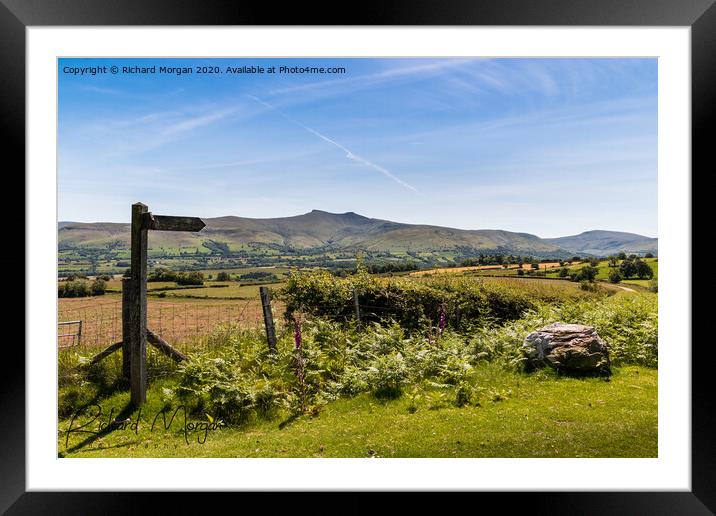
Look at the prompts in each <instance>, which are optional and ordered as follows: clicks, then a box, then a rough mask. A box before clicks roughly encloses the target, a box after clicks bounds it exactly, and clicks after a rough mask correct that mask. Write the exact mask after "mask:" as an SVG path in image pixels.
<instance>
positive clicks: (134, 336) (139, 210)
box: [123, 202, 206, 406]
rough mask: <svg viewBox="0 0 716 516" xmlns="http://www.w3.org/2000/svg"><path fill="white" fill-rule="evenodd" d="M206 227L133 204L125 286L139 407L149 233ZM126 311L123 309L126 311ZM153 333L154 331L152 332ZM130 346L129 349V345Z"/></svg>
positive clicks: (131, 378) (144, 394)
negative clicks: (127, 279)
mask: <svg viewBox="0 0 716 516" xmlns="http://www.w3.org/2000/svg"><path fill="white" fill-rule="evenodd" d="M204 226H206V224H204V221H203V220H201V219H200V218H197V217H170V216H165V215H153V214H152V213H150V212H149V208H147V206H146V205H144V204H142V203H140V202H138V203H136V204H133V205H132V237H131V245H132V251H131V276H130V280H129V281H128V282H125V283H124V286H129V292H128V294H126V297H125V296H124V295H123V301H124V300H125V299H126V301H127V308H126V312H127V319H126V320H125V321H124V325H123V329H124V328H126V331H127V333H128V334H127V335H125V339H124V340H125V347H124V349H125V350H126V349H127V347H128V348H129V356H130V360H129V369H130V371H129V382H130V388H131V399H132V403H133V404H134V405H135V406H139V405H141V404H142V403H144V402H145V401H146V399H147V231H149V230H158V231H191V232H197V231H201V229H203V228H204ZM123 312H124V310H123ZM150 333H151V332H150ZM151 335H152V339H151V340H152V342H151V343H152V344H154V345H156V346H158V347H159V348H160V349H161V350H162V351H164V352H165V353H167V354H169V355H170V356H172V358H175V359H183V358H184V356H183V355H182V354H181V353H179V352H178V351H176V350H174V348H172V347H171V346H169V345H168V344H166V343H165V342H164V341H162V340H161V339H160V338H158V337H157V336H155V335H154V334H151ZM127 343H128V346H127Z"/></svg>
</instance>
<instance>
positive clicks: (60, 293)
mask: <svg viewBox="0 0 716 516" xmlns="http://www.w3.org/2000/svg"><path fill="white" fill-rule="evenodd" d="M89 295H91V291H90V287H89V283H88V282H86V281H82V280H76V281H63V282H60V283H58V284H57V297H87V296H89Z"/></svg>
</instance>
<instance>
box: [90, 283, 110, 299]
mask: <svg viewBox="0 0 716 516" xmlns="http://www.w3.org/2000/svg"><path fill="white" fill-rule="evenodd" d="M106 290H107V282H106V281H105V280H102V279H96V280H94V281H93V282H92V284H91V285H90V292H91V294H92V295H93V296H103V295H104V293H105V291H106Z"/></svg>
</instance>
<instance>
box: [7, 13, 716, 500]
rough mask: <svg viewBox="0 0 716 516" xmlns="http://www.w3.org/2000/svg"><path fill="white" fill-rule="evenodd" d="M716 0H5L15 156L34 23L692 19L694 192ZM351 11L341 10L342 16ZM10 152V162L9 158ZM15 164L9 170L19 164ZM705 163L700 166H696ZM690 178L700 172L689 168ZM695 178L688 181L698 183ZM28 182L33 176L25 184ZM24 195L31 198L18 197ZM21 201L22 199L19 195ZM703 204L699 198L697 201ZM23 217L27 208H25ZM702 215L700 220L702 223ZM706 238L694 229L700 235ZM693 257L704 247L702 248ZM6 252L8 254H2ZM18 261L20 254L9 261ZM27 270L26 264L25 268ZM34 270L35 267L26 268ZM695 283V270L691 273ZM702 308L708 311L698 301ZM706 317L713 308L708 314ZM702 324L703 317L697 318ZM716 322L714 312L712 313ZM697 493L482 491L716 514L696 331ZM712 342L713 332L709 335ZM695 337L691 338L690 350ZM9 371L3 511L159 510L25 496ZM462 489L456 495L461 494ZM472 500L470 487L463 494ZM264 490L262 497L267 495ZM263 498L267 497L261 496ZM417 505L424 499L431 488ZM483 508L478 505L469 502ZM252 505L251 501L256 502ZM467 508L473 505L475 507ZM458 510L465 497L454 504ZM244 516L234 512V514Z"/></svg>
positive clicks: (75, 496)
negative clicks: (349, 1) (354, 0)
mask: <svg viewBox="0 0 716 516" xmlns="http://www.w3.org/2000/svg"><path fill="white" fill-rule="evenodd" d="M714 1H715V0H681V1H679V0H541V1H537V0H502V1H497V0H493V1H491V2H488V1H477V0H449V1H448V0H442V1H441V2H429V1H427V0H412V1H409V0H402V1H396V2H380V1H373V0H371V1H366V0H364V1H362V2H360V3H358V4H356V7H355V8H349V9H338V7H341V6H340V5H337V4H333V6H332V7H331V6H324V5H322V4H321V3H311V4H306V3H283V4H273V3H268V2H263V3H259V2H243V1H234V2H231V1H218V0H217V1H211V2H208V1H205V2H191V1H188V0H175V1H171V0H124V1H116V0H115V1H113V0H94V1H87V0H0V43H1V44H0V95H1V96H0V120H2V126H3V128H4V129H5V135H4V136H5V137H4V138H3V139H2V143H0V145H2V146H3V147H4V152H3V157H4V158H5V160H4V163H5V164H7V163H8V162H14V163H16V164H17V165H16V167H17V168H20V167H21V168H22V169H23V170H24V168H25V145H24V138H25V109H26V108H25V87H26V84H25V82H26V81H25V42H26V39H25V30H26V28H27V27H31V26H82V25H100V26H104V25H107V26H112V25H114V26H117V25H122V26H128V25H156V26H163V25H175V26H176V25H187V26H189V25H311V26H315V25H334V26H343V25H445V26H450V25H463V26H465V25H483V26H487V25H502V26H508V25H512V26H515V25H534V26H562V25H564V26H688V27H691V43H692V46H691V51H692V55H691V72H692V90H691V92H692V171H691V181H692V191H693V192H697V190H693V179H695V177H697V176H705V175H706V168H707V166H708V165H711V164H712V162H713V160H712V158H711V149H710V147H711V146H712V145H713V144H712V143H711V141H710V139H709V138H708V134H709V133H708V128H709V126H710V125H711V124H712V123H713V121H714V108H715V107H716V6H714ZM341 12H343V13H345V14H339V13H341ZM8 158H10V161H8ZM8 170H9V169H8ZM697 171H700V172H698V174H697V173H695V172H697ZM685 173H686V174H688V173H689V171H685ZM688 179H689V178H688V177H685V178H684V180H688ZM19 186H20V188H23V192H24V184H23V183H22V182H21V183H20V184H19ZM15 197H16V198H17V199H23V198H24V196H20V195H15ZM20 202H22V201H20ZM692 205H694V206H695V205H696V202H695V199H694V200H693V201H692ZM18 213H19V209H18ZM694 222H696V221H695V220H694ZM694 234H696V232H695V231H693V230H692V235H694ZM692 255H693V252H692ZM3 260H5V259H4V258H3ZM7 263H9V262H7ZM14 269H15V270H17V264H15V267H14ZM23 271H24V272H27V271H25V270H24V266H23ZM685 281H689V282H690V284H692V283H691V278H685ZM692 305H693V313H694V314H697V315H698V314H699V313H701V312H703V311H704V310H706V309H707V308H700V307H699V306H698V305H696V304H694V303H692ZM702 315H704V316H705V313H703V314H702ZM692 320H698V319H695V318H694V317H693V315H692ZM705 320H708V319H705ZM692 340H693V345H692V346H691V353H692V393H693V396H692V457H691V466H692V477H691V478H692V490H691V491H690V492H644V493H634V492H610V493H605V492H603V493H595V492H584V493H577V492H570V493H502V494H499V493H480V494H470V495H469V496H479V497H481V498H483V499H484V500H480V501H481V502H482V503H484V502H496V503H498V504H499V506H500V507H501V508H502V510H505V509H507V510H510V509H514V508H516V507H525V508H526V509H527V508H528V509H529V510H530V511H531V512H535V511H536V512H538V513H550V514H576V513H579V514H611V513H619V514H712V513H714V511H716V489H715V488H714V486H715V485H716V480H715V479H714V471H715V470H716V468H715V465H716V442H715V441H716V440H715V439H714V430H715V425H714V419H715V417H714V412H715V410H714V409H715V408H716V406H715V405H716V404H715V403H714V397H713V396H712V394H711V392H712V389H710V387H711V384H710V382H709V380H710V377H711V376H712V372H711V369H712V367H713V366H712V365H711V364H712V361H711V360H709V355H710V350H709V348H710V347H712V344H710V343H709V340H706V341H703V342H698V341H697V340H696V339H695V338H692ZM710 340H712V339H710ZM690 344H691V343H688V342H685V343H680V345H683V346H688V345H690ZM2 360H3V362H4V363H5V364H8V363H9V364H12V367H4V368H3V370H2V374H1V375H0V382H2V390H1V391H0V406H1V407H2V421H3V425H2V436H3V439H2V441H1V442H0V468H1V469H0V471H2V474H1V475H0V478H2V481H1V482H0V510H3V511H5V510H7V511H8V514H28V513H30V514H34V513H42V514H47V513H52V514H70V513H71V514H85V513H96V512H101V513H108V514H115V513H127V512H129V511H133V512H136V511H142V510H143V509H145V510H149V509H150V508H151V504H150V500H149V498H150V497H154V496H157V495H153V494H150V493H142V494H137V493H57V492H53V493H39V492H32V493H26V492H25V491H26V489H25V472H26V465H25V450H26V449H25V445H26V443H25V375H26V371H25V367H24V366H25V354H24V350H23V349H22V348H21V347H20V346H17V345H14V346H5V347H4V352H3V358H2ZM210 496H211V505H210V506H204V510H211V507H218V506H220V505H223V504H224V503H226V502H227V501H228V500H227V498H228V497H234V498H240V499H241V506H236V509H237V510H241V508H245V509H246V510H248V507H250V505H252V504H253V503H258V504H262V503H265V501H266V496H267V495H265V494H264V495H261V494H250V495H249V494H246V493H236V494H228V493H227V494H216V493H212V494H211V495H210ZM296 496H297V495H296V494H295V493H294V494H293V495H292V496H291V497H287V496H284V495H282V496H277V495H276V494H272V495H270V497H271V500H272V501H271V504H272V510H271V511H270V512H274V510H273V509H276V510H278V507H277V506H276V505H275V504H276V503H278V504H285V505H286V506H290V507H294V508H295V510H293V511H292V512H296V511H298V512H303V511H301V509H300V507H303V508H305V509H309V510H310V512H313V513H321V512H323V511H330V503H329V502H327V501H324V502H321V503H320V504H319V505H313V504H308V505H307V504H306V502H305V501H302V498H301V497H299V498H296ZM451 496H453V495H451ZM454 496H459V497H460V500H453V501H452V503H453V504H459V503H465V502H466V501H465V500H462V499H463V497H464V496H465V495H462V494H461V495H458V494H455V495H454ZM261 497H263V498H261ZM350 497H351V498H350V499H349V500H348V501H346V500H344V501H342V502H341V503H342V504H343V506H344V507H345V510H344V511H339V512H349V511H351V512H356V511H357V512H367V511H369V510H373V502H368V501H366V500H365V499H364V498H363V497H358V495H357V494H352V495H350ZM262 500H263V501H262ZM411 500H412V502H413V503H418V504H420V505H423V504H424V503H425V502H424V499H423V496H422V495H420V494H413V495H412V497H411ZM160 503H161V504H162V507H163V510H162V512H164V513H167V514H171V513H181V514H183V513H186V512H188V511H189V510H190V504H188V499H187V496H186V494H180V493H171V494H169V495H167V494H165V495H164V496H163V498H162V500H161V501H160ZM467 503H469V504H473V503H474V502H467ZM245 504H246V505H245ZM469 506H470V505H468V506H467V507H469ZM453 507H456V508H457V505H453ZM232 512H233V511H232Z"/></svg>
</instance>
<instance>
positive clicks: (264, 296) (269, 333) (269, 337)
mask: <svg viewBox="0 0 716 516" xmlns="http://www.w3.org/2000/svg"><path fill="white" fill-rule="evenodd" d="M259 294H260V295H261V307H262V308H263V312H264V326H265V327H266V341H267V342H268V347H269V351H270V352H272V353H275V352H276V327H275V326H274V323H273V313H272V312H271V296H270V294H269V289H268V287H259Z"/></svg>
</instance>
